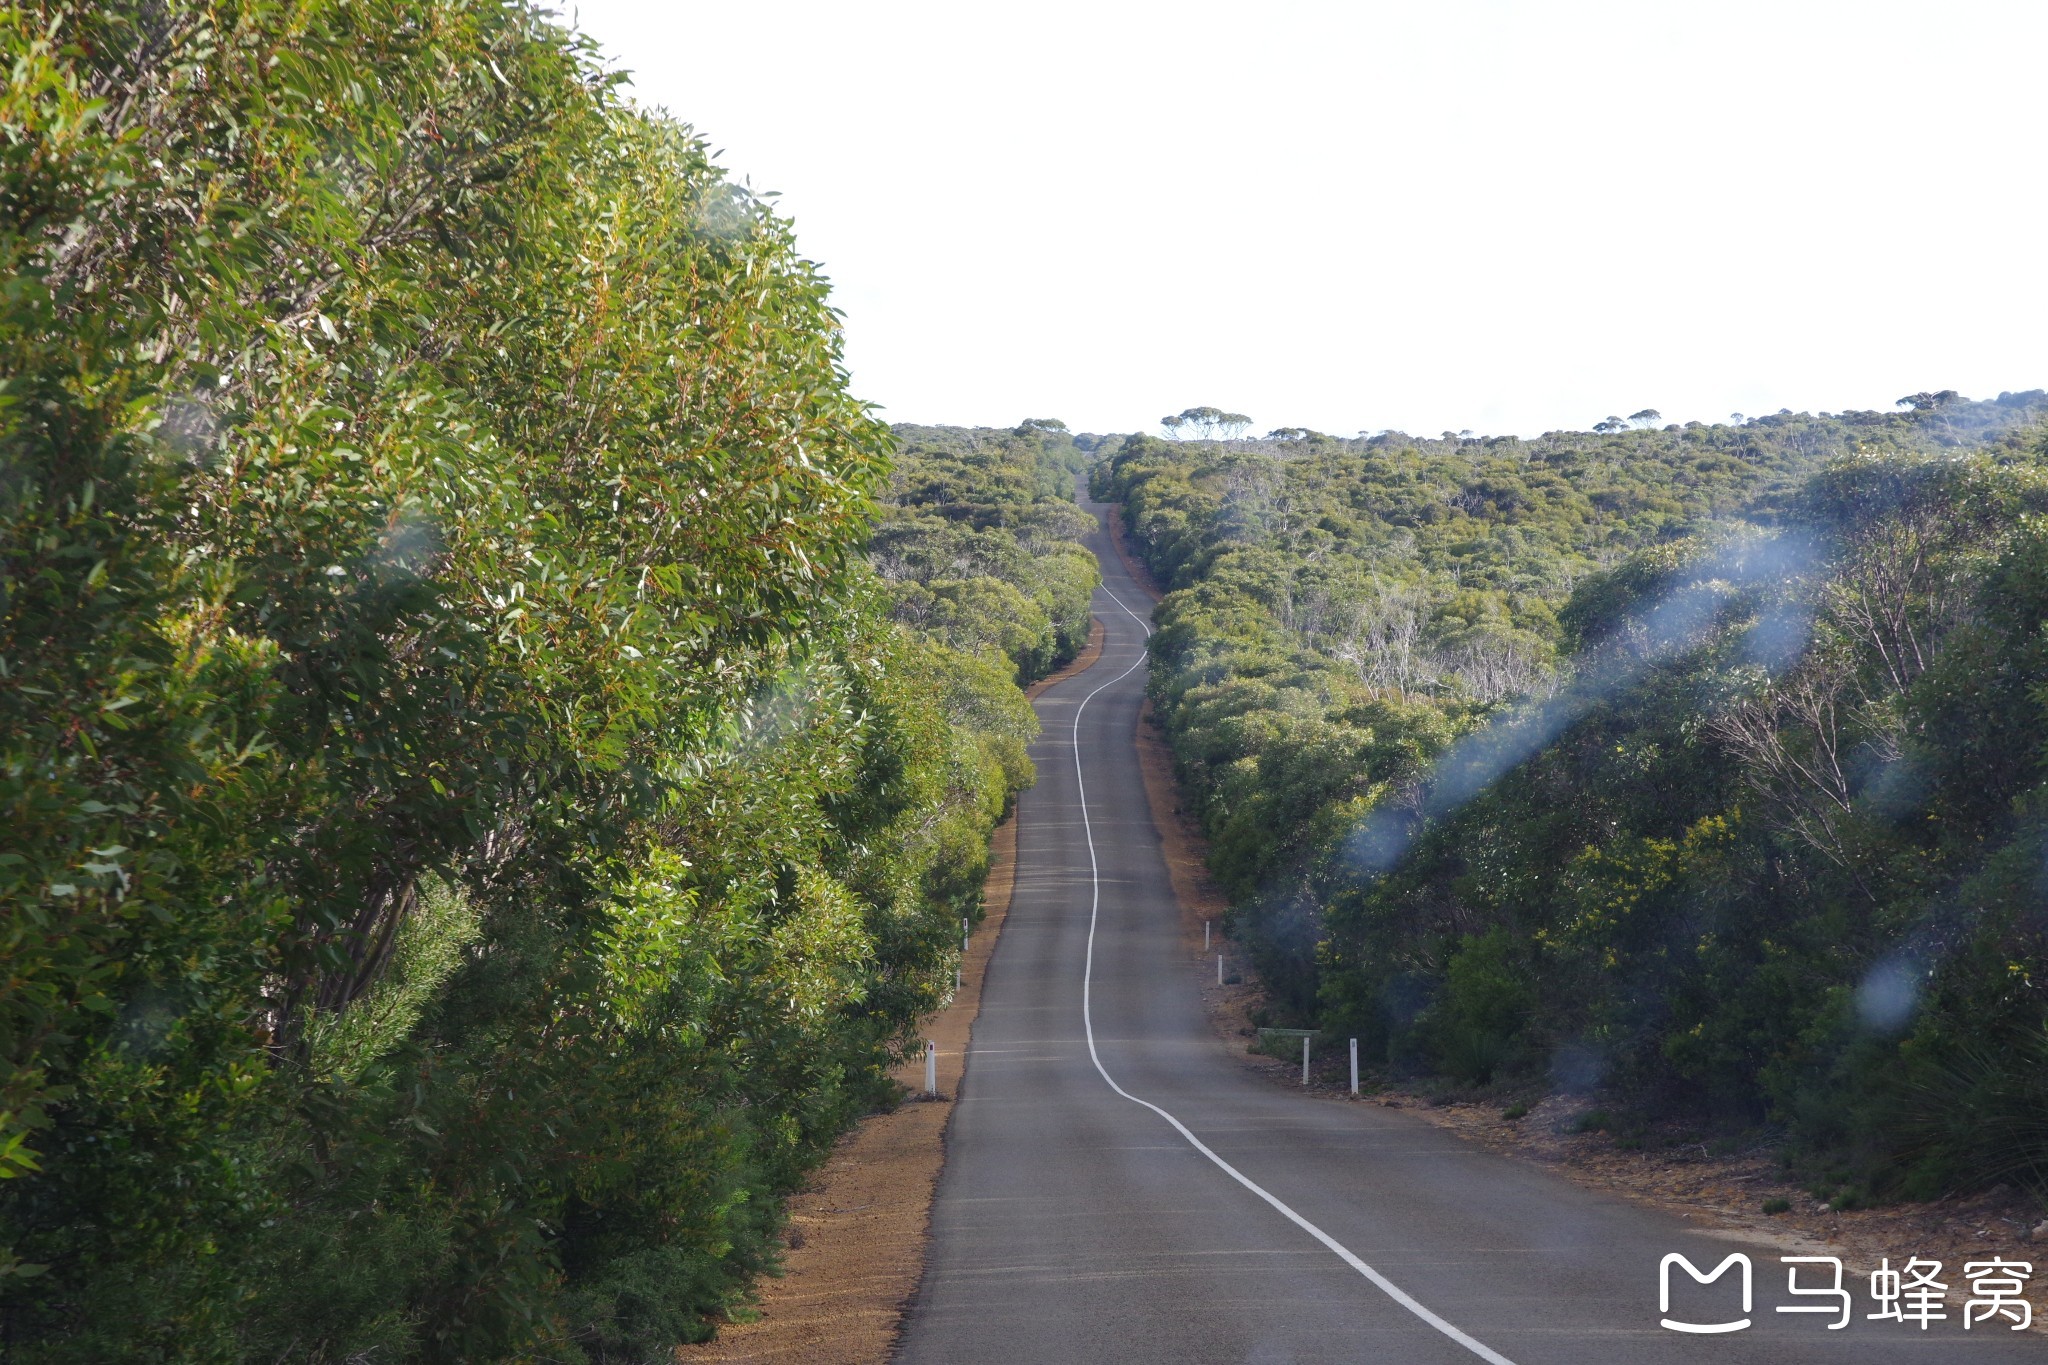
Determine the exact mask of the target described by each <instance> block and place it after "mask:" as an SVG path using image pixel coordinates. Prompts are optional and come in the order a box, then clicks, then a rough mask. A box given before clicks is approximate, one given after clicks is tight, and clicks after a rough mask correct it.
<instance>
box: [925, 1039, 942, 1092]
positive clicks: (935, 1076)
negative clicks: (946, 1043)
mask: <svg viewBox="0 0 2048 1365" xmlns="http://www.w3.org/2000/svg"><path fill="white" fill-rule="evenodd" d="M924 1093H925V1094H927V1095H936V1094H938V1093H939V1045H938V1044H937V1043H935V1042H933V1041H932V1040H931V1039H929V1038H927V1039H925V1040H924Z"/></svg>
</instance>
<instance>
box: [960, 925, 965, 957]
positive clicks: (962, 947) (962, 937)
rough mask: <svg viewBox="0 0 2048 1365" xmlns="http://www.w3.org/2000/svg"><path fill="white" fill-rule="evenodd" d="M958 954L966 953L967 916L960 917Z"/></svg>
mask: <svg viewBox="0 0 2048 1365" xmlns="http://www.w3.org/2000/svg"><path fill="white" fill-rule="evenodd" d="M960 955H961V956H962V957H965V956H966V955H967V916H965V915H962V916H961V917H960Z"/></svg>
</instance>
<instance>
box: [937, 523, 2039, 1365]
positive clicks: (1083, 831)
mask: <svg viewBox="0 0 2048 1365" xmlns="http://www.w3.org/2000/svg"><path fill="white" fill-rule="evenodd" d="M1091 510H1093V511H1095V512H1096V513H1097V515H1098V518H1100V517H1101V515H1102V514H1103V513H1104V511H1105V510H1106V509H1102V508H1099V507H1091ZM1094 549H1095V551H1096V554H1097V557H1098V558H1099V559H1100V560H1101V562H1102V567H1103V581H1104V588H1103V591H1102V592H1101V593H1098V594H1097V597H1096V604H1095V606H1096V614H1097V615H1098V616H1099V617H1100V618H1101V619H1102V621H1103V623H1104V626H1105V628H1106V638H1105V642H1104V648H1103V652H1102V657H1101V659H1100V660H1099V661H1098V662H1097V663H1096V664H1095V665H1094V666H1093V667H1091V668H1090V669H1088V670H1087V671H1086V672H1084V673H1081V674H1079V675H1077V676H1075V677H1073V678H1070V679H1067V680H1066V681H1064V682H1062V683H1060V684H1058V685H1057V686H1055V687H1052V688H1049V689H1047V691H1046V692H1044V693H1043V694H1042V695H1041V696H1040V697H1039V698H1038V702H1037V706H1038V712H1039V715H1040V717H1041V718H1042V719H1043V721H1044V734H1043V736H1042V738H1041V739H1040V741H1039V743H1038V745H1037V747H1036V749H1035V750H1034V757H1035V759H1036V761H1037V764H1038V774H1039V777H1038V785H1037V786H1036V787H1034V788H1033V789H1032V790H1031V791H1029V792H1027V793H1025V795H1024V797H1023V800H1022V805H1021V812H1020V826H1019V842H1018V854H1017V860H1018V867H1017V885H1016V892H1015V896H1014V899H1013V901H1012V903H1011V906H1010V911H1009V915H1008V919H1007V921H1006V923H1005V926H1004V929H1003V936H1002V940H1001V943H1000V944H999V945H998V947H997V950H996V954H995V957H994V960H993V962H992V963H991V965H990V969H989V974H988V977H987V980H986V982H985V984H984V987H983V994H982V1007H981V1015H980V1018H979V1020H978V1022H977V1023H976V1025H975V1028H974V1036H973V1041H972V1044H971V1046H970V1050H969V1056H968V1059H967V1072H966V1079H965V1080H964V1082H963V1083H962V1085H961V1091H960V1095H959V1097H958V1101H957V1108H956V1111H955V1113H954V1115H953V1121H952V1127H951V1129H950V1132H949V1135H948V1143H947V1151H948V1155H947V1161H946V1168H945V1173H944V1175H943V1176H942V1177H941V1180H940V1184H939V1191H938V1199H937V1203H936V1205H935V1206H934V1208H933V1212H932V1240H931V1247H930V1253H929V1259H928V1262H927V1268H926V1271H925V1277H924V1281H923V1284H922V1287H921V1288H920V1290H919V1294H918V1299H917V1303H916V1305H915V1306H914V1308H913V1310H912V1312H911V1315H910V1319H909V1322H908V1324H907V1326H906V1329H905V1334H904V1340H903V1344H902V1351H901V1356H900V1358H901V1359H902V1360H904V1361H908V1362H913V1363H914V1365H983V1363H984V1362H987V1363H988V1365H999V1363H1000V1362H1069V1361H1072V1362H1082V1361H1104V1362H1109V1361H1115V1362H1126V1361H1128V1362H1146V1361H1160V1362H1171V1363H1172V1365H1204V1363H1206V1362H1226V1361H1228V1362H1237V1361H1245V1362H1258V1365H1281V1362H1317V1361H1387V1362H1403V1363H1404V1365H1406V1363H1407V1362H1418V1363H1419V1365H1472V1362H1475V1361H1481V1360H1486V1361H1494V1362H1499V1361H1512V1362H1515V1365H1589V1363H1590V1362H1616V1363H1617V1365H1620V1363H1622V1362H1626V1363H1627V1365H1640V1363H1641V1362H1666V1361H1672V1362H1677V1361H1684V1362H1702V1363H1705V1362H1725V1363H1726V1365H1761V1363H1762V1362H1783V1361H1807V1360H1812V1361H1828V1362H1844V1363H1846V1362H1851V1361H1854V1362H1864V1361H1873V1362H1894V1361H1896V1362H1908V1361H1911V1362H1927V1363H1928V1365H1932V1363H1933V1362H1940V1361H1948V1360H1957V1359H1961V1360H1967V1361H1970V1362H1984V1365H1992V1362H1999V1363H2000V1365H2003V1362H2008V1361H2015V1362H2016V1361H2029V1362H2035V1365H2040V1363H2041V1362H2044V1361H2048V1350H2044V1349H2043V1347H2042V1345H2041V1343H2040V1340H2039V1338H2037V1337H2034V1336H2033V1335H2032V1334H2030V1333H2014V1332H2010V1331H2005V1330H2001V1328H2000V1326H1998V1325H1989V1326H1987V1325H1986V1324H1982V1323H1980V1324H1978V1325H1977V1326H1976V1327H1974V1328H1972V1329H1971V1330H1969V1331H1968V1332H1965V1331H1964V1330H1963V1328H1962V1325H1961V1322H1960V1319H1959V1316H1958V1314H1957V1311H1956V1310H1954V1309H1951V1316H1950V1318H1949V1320H1948V1321H1946V1322H1937V1323H1935V1324H1934V1325H1933V1326H1932V1327H1931V1328H1929V1329H1927V1330H1926V1331H1924V1332H1923V1331H1921V1330H1920V1329H1918V1328H1916V1327H1904V1326H1901V1325H1899V1324H1897V1323H1891V1322H1873V1321H1868V1320H1866V1318H1865V1314H1867V1313H1868V1312H1870V1311H1871V1309H1872V1307H1873V1305H1872V1302H1871V1300H1870V1298H1869V1295H1868V1292H1867V1287H1866V1286H1865V1285H1864V1284H1862V1283H1860V1282H1858V1281H1857V1280H1856V1279H1855V1278H1854V1277H1850V1278H1848V1279H1847V1280H1845V1285H1846V1287H1847V1288H1849V1289H1850V1290H1851V1291H1852V1293H1853V1295H1854V1303H1853V1312H1854V1314H1855V1320H1854V1321H1853V1322H1852V1323H1851V1325H1850V1326H1849V1327H1848V1328H1847V1329H1845V1330H1840V1331H1831V1330H1829V1329H1828V1327H1827V1325H1826V1324H1827V1322H1828V1321H1830V1320H1831V1319H1830V1318H1829V1317H1827V1316H1825V1315H1820V1314H1780V1313H1778V1312H1776V1311H1775V1309H1776V1308H1777V1307H1779V1306H1780V1305H1801V1304H1815V1303H1819V1302H1820V1300H1818V1299H1805V1300H1795V1299H1792V1298H1790V1297H1788V1295H1787V1293H1786V1278H1787V1275H1786V1267H1784V1266H1782V1265H1781V1264H1780V1263H1779V1261H1778V1256H1779V1255H1780V1254H1781V1253H1780V1251H1779V1250H1777V1249H1774V1248H1770V1247H1766V1246H1754V1245H1753V1246H1746V1247H1745V1246H1743V1245H1741V1244H1739V1243H1735V1242H1731V1241H1729V1240H1726V1239H1725V1238H1720V1237H1714V1236H1709V1235H1707V1234H1703V1233H1701V1232H1699V1231H1696V1230H1693V1229H1691V1228H1689V1227H1688V1226H1687V1225H1686V1224H1685V1223H1683V1222H1681V1221H1679V1220H1677V1219H1674V1218H1670V1217H1666V1216H1663V1215H1660V1214H1657V1213H1654V1212H1651V1211H1649V1210H1645V1209H1641V1208H1637V1207H1635V1206H1633V1205H1630V1204H1628V1203H1625V1202H1623V1201H1621V1200H1618V1199H1613V1198H1608V1197H1604V1196H1601V1195H1599V1194H1596V1193H1592V1192H1589V1191H1586V1190H1584V1189H1581V1188H1579V1187H1577V1186H1574V1185H1572V1184H1569V1183H1567V1182H1565V1181H1563V1180H1561V1179H1559V1178H1556V1177H1554V1176H1551V1175H1549V1174H1547V1173H1545V1172H1543V1171H1541V1170H1538V1169H1535V1168H1532V1167H1529V1166H1527V1165H1523V1164H1520V1163H1516V1162H1513V1161H1511V1160H1508V1159H1506V1158H1502V1157H1496V1156H1493V1155H1491V1154H1488V1153H1485V1152H1482V1151H1480V1150H1478V1149H1476V1148H1473V1147H1471V1146H1469V1145H1467V1144H1465V1143H1463V1142H1461V1141H1459V1140H1458V1139H1457V1138H1455V1137H1453V1136H1451V1135H1449V1134H1447V1133H1445V1132H1443V1131H1441V1130H1439V1129H1436V1128H1434V1127H1431V1126H1430V1125H1428V1124H1426V1123H1424V1122H1422V1121H1421V1120H1419V1119H1415V1118H1412V1117H1410V1116H1407V1115H1404V1114H1401V1113H1399V1112H1397V1111H1394V1112H1390V1111H1388V1110H1385V1109H1381V1108H1379V1107H1377V1106H1369V1105H1342V1104H1334V1103H1328V1102H1316V1101H1312V1100H1308V1099H1304V1098H1303V1097H1300V1096H1298V1095H1291V1094H1288V1093H1287V1092H1286V1091H1284V1090H1283V1089H1281V1088H1279V1087H1276V1086H1274V1085H1272V1084H1270V1083H1269V1082H1267V1081H1265V1080H1262V1079H1260V1078H1259V1077H1257V1076H1254V1075H1252V1074H1250V1073H1248V1071H1247V1070H1246V1069H1245V1068H1244V1067H1243V1066H1242V1065H1240V1064H1238V1063H1237V1062H1235V1061H1234V1060H1233V1059H1232V1058H1231V1056H1230V1055H1229V1053H1228V1051H1227V1050H1226V1048H1225V1046H1224V1045H1223V1043H1222V1042H1221V1041H1220V1040H1218V1039H1217V1038H1216V1036H1215V1034H1214V1032H1213V1030H1212V1029H1211V1027H1210V1025H1209V1023H1208V1021H1207V1019H1206V1017H1205V1015H1204V1013H1203V1008H1202V1004H1201V1000H1200V997H1199V991H1198V989H1197V986H1196V980H1195V974H1194V969H1193V968H1192V967H1191V965H1190V963H1189V961H1188V959H1187V955H1186V952H1185V950H1184V949H1183V948H1182V947H1181V944H1180V938H1179V912H1178V910H1177V908H1176V906H1175V904H1174V901H1173V895H1172V891H1171V889H1170V887H1169V884H1168V881H1167V874H1166V867H1165V863H1164V860H1163V858H1162V856H1161V852H1160V848H1159V843H1158V839H1157V836H1156V834H1155V832H1154V830H1153V827H1152V823H1151V819H1150V815H1149V812H1148V809H1147V806H1146V802H1145V792H1144V787H1143V784H1142V781H1141V778H1140V775H1139V769H1138V760H1137V752H1136V748H1135V744H1134V736H1135V733H1136V728H1137V716H1138V708H1139V705H1140V703H1141V702H1142V700H1143V696H1144V682H1145V671H1144V666H1143V661H1144V642H1145V634H1146V626H1145V624H1144V622H1143V620H1142V619H1141V618H1142V617H1143V616H1144V615H1145V614H1146V612H1147V606H1148V603H1147V599H1146V598H1145V597H1144V596H1143V594H1142V593H1141V592H1140V591H1139V589H1138V587H1137V585H1136V584H1135V583H1133V582H1132V581H1131V579H1130V577H1129V576H1128V575H1127V574H1126V573H1125V572H1124V570H1123V568H1122V566H1121V564H1120V563H1119V561H1118V559H1117V557H1116V555H1115V553H1114V552H1113V551H1112V549H1111V547H1110V544H1109V541H1108V538H1107V535H1106V533H1102V532H1098V534H1097V536H1096V538H1095V541H1094ZM1738 1250H1744V1251H1747V1252H1748V1253H1749V1254H1750V1256H1751V1257H1752V1260H1753V1261H1754V1264H1755V1271H1756V1280H1755V1302H1754V1308H1753V1310H1752V1311H1751V1312H1750V1313H1749V1314H1748V1317H1749V1319H1750V1321H1751V1322H1752V1324H1753V1325H1752V1326H1751V1327H1750V1328H1748V1329H1746V1330H1742V1331H1736V1332H1731V1333H1727V1334H1724V1335H1715V1336H1699V1335H1683V1334H1680V1333H1676V1332H1672V1331H1668V1330H1666V1329H1664V1328H1663V1327H1661V1326H1659V1318H1660V1317H1661V1316H1662V1315H1661V1314H1660V1313H1659V1311H1658V1303H1657V1288H1658V1269H1659V1263H1660V1261H1661V1260H1662V1258H1663V1257H1664V1255H1665V1254H1666V1253H1668V1252H1680V1253H1683V1254H1685V1255H1686V1256H1687V1257H1689V1258H1690V1260H1691V1261H1692V1262H1693V1263H1694V1264H1696V1265H1698V1266H1700V1267H1701V1268H1702V1269H1703V1270H1705V1269H1709V1268H1711V1267H1713V1266H1714V1265H1716V1264H1717V1263H1719V1262H1720V1261H1721V1260H1722V1259H1723V1258H1724V1257H1725V1256H1727V1255H1728V1254H1729V1253H1730V1252H1732V1251H1738ZM1898 1252H1899V1255H1900V1259H1903V1258H1904V1257H1906V1256H1909V1255H1911V1254H1913V1248H1910V1247H1900V1248H1898ZM1961 1269H1962V1268H1961V1267H1960V1266H1950V1267H1948V1268H1947V1271H1948V1275H1947V1277H1946V1278H1947V1279H1948V1282H1949V1283H1951V1284H1959V1283H1960V1282H1961V1280H1960V1272H1961ZM2043 1270H2044V1276H2048V1266H2044V1267H2043ZM1821 1275H1822V1276H1824V1275H1825V1272H1821ZM1678 1278H1679V1281H1680V1285H1681V1288H1680V1290H1679V1291H1677V1292H1675V1294H1674V1298H1673V1306H1672V1312H1673V1316H1674V1317H1678V1316H1684V1315H1689V1316H1690V1317H1691V1318H1692V1319H1693V1320H1698V1321H1715V1320H1720V1319H1723V1318H1727V1317H1729V1316H1732V1315H1734V1314H1735V1313H1736V1312H1738V1311H1739V1294H1737V1293H1736V1292H1735V1291H1734V1290H1733V1288H1732V1286H1733V1279H1734V1275H1733V1273H1732V1272H1731V1274H1730V1276H1729V1277H1728V1278H1727V1279H1724V1280H1722V1281H1719V1282H1717V1283H1716V1284H1714V1285H1713V1286H1711V1287H1710V1288H1709V1289H1704V1290H1702V1289H1696V1288H1690V1287H1689V1285H1688V1282H1687V1281H1686V1280H1685V1277H1684V1275H1683V1273H1682V1272H1681V1273H1680V1274H1679V1277H1678ZM1800 1282H1801V1284H1802V1285H1807V1284H1816V1283H1821V1282H1823V1281H1822V1279H1821V1278H1818V1277H1816V1275H1815V1273H1814V1272H1812V1271H1809V1272H1807V1273H1805V1274H1802V1277H1801V1281H1800Z"/></svg>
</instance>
